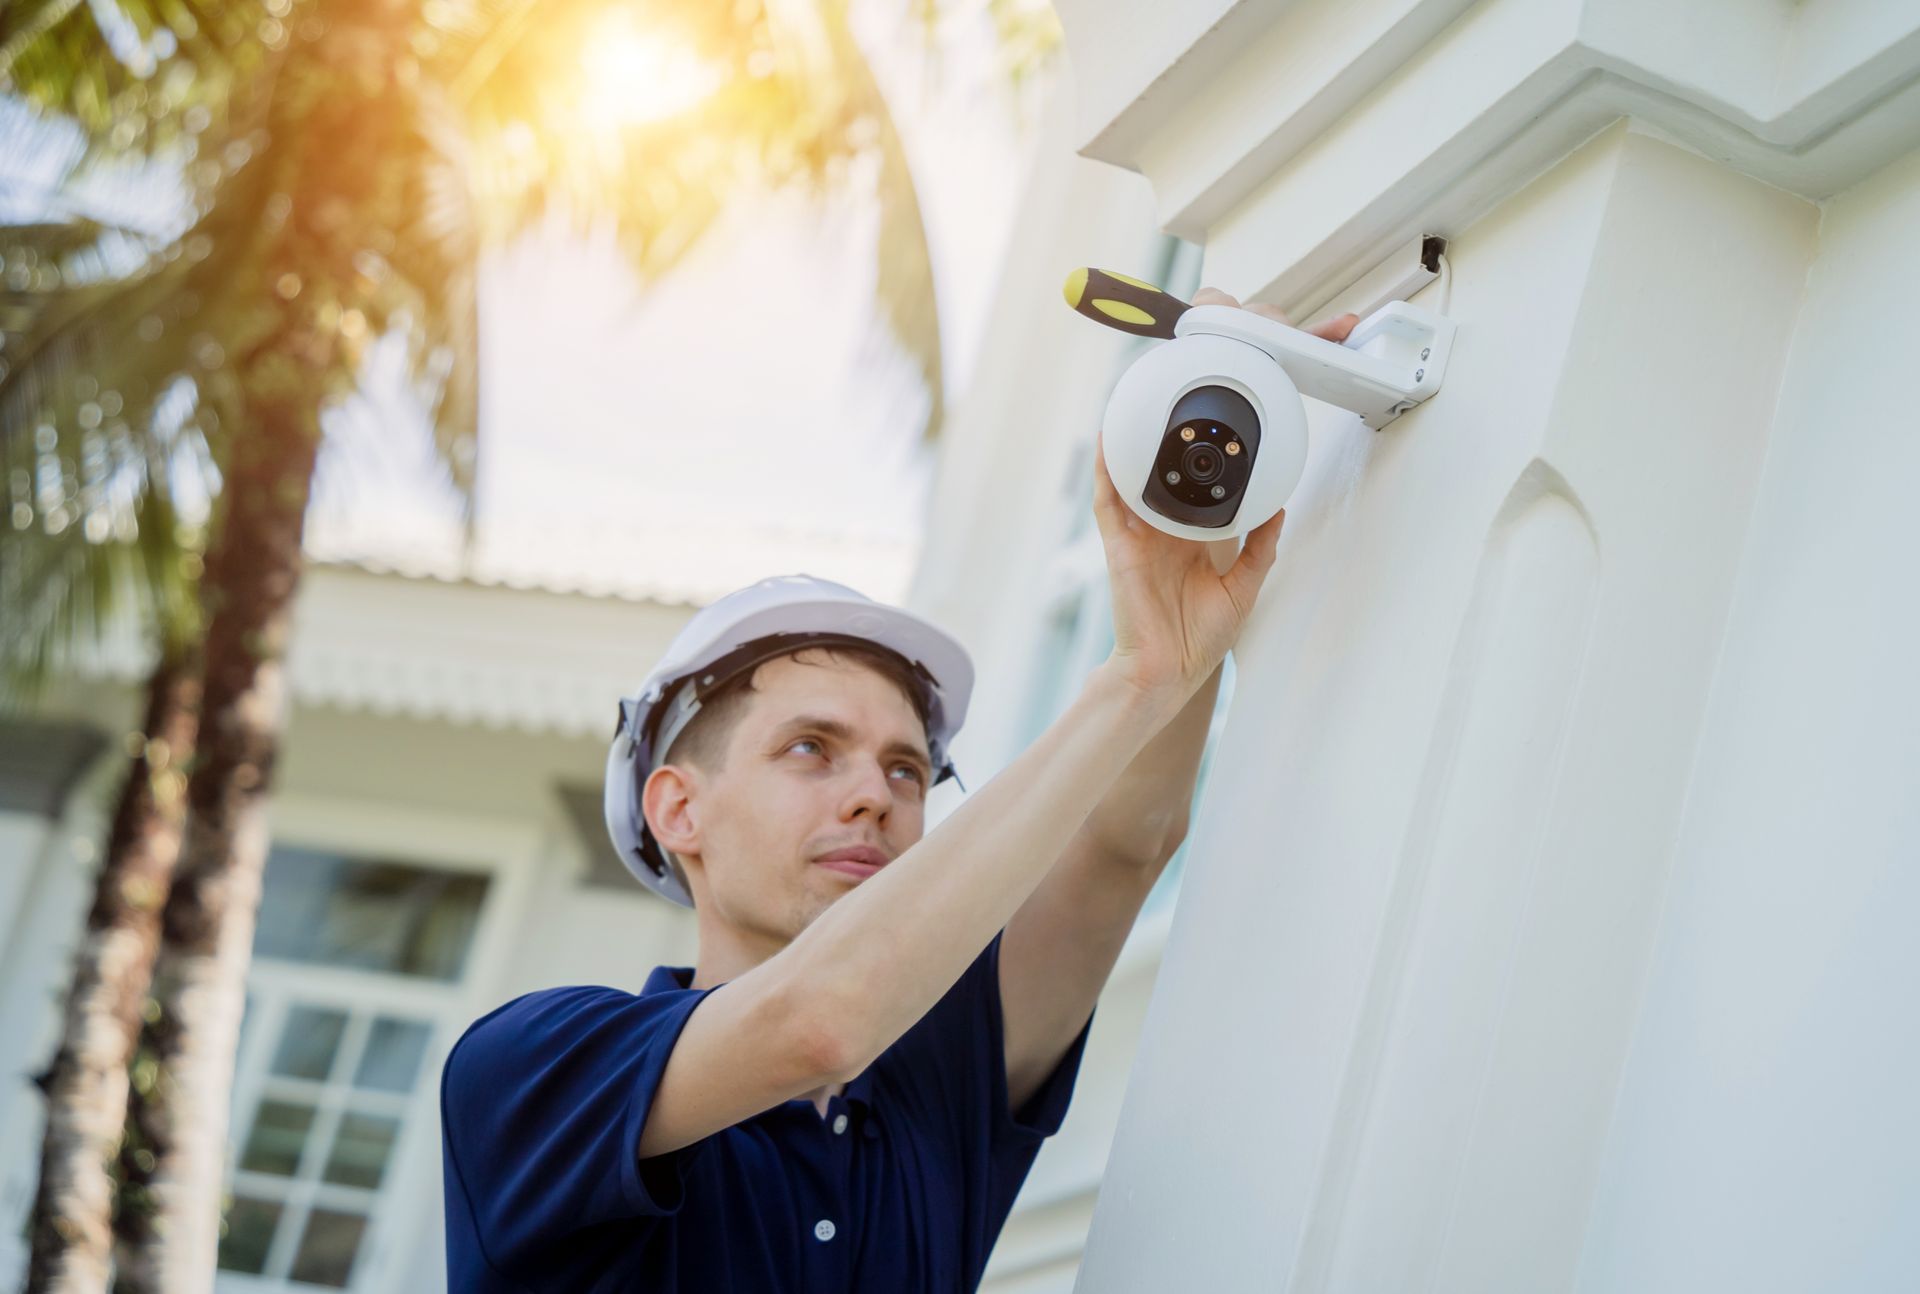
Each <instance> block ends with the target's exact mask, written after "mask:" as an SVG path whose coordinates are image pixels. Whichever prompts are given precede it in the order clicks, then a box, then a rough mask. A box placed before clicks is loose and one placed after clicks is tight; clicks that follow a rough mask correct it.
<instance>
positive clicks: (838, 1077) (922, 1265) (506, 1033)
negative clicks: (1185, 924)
mask: <svg viewBox="0 0 1920 1294" xmlns="http://www.w3.org/2000/svg"><path fill="white" fill-rule="evenodd" d="M1209 292H1211V290H1210V289H1203V291H1202V294H1201V296H1196V298H1195V302H1196V304H1200V303H1202V300H1201V297H1202V296H1206V295H1207V294H1208V293H1209ZM1212 297H1213V298H1214V299H1215V300H1217V301H1218V302H1220V303H1224V304H1237V303H1236V302H1234V301H1233V299H1232V298H1231V297H1228V296H1226V295H1225V294H1224V293H1212ZM1253 308H1255V309H1259V310H1262V311H1263V312H1264V313H1269V314H1272V313H1275V312H1273V311H1272V310H1271V308H1266V307H1253ZM1351 327H1352V322H1351V317H1348V316H1343V317H1342V319H1341V320H1339V321H1336V323H1335V324H1333V325H1328V326H1325V327H1323V328H1322V329H1320V330H1319V332H1320V335H1322V336H1326V337H1328V338H1329V339H1330V340H1335V341H1337V340H1340V338H1341V336H1342V335H1344V331H1347V330H1350V329H1351ZM1094 463H1095V481H1094V492H1093V493H1094V497H1093V506H1094V511H1095V514H1096V519H1097V521H1098V524H1099V528H1100V534H1101V540H1102V543H1103V545H1104V547H1105V550H1106V557H1107V569H1108V579H1109V583H1110V585H1111V588H1112V593H1113V620H1114V647H1113V651H1112V654H1111V655H1110V656H1109V657H1108V659H1107V660H1106V661H1105V662H1104V663H1103V664H1102V665H1100V666H1099V667H1098V668H1097V669H1096V670H1095V671H1094V673H1093V675H1092V676H1091V677H1090V678H1089V679H1088V680H1087V682H1086V685H1085V687H1084V688H1083V690H1082V691H1081V693H1080V695H1079V696H1078V698H1076V699H1075V700H1074V701H1073V702H1072V704H1071V705H1070V706H1069V707H1068V708H1067V710H1066V711H1065V713H1064V714H1062V715H1061V716H1060V718H1059V719H1058V720H1057V721H1056V722H1055V723H1054V724H1053V725H1052V726H1051V727H1050V728H1048V729H1047V730H1046V732H1044V733H1043V734H1041V736H1040V737H1039V738H1038V739H1037V740H1036V741H1035V742H1034V743H1033V745H1032V746H1031V747H1030V748H1029V749H1028V750H1027V751H1026V752H1025V753H1024V754H1022V755H1021V756H1020V757H1019V758H1018V759H1016V760H1015V761H1014V762H1013V763H1012V764H1011V765H1009V766H1008V767H1007V768H1006V769H1005V770H1004V771H1003V772H1001V774H1000V775H999V776H998V777H995V778H994V779H993V780H992V781H990V782H988V783H987V784H986V785H984V786H982V787H981V788H979V789H978V790H977V791H975V792H973V793H972V795H971V796H970V797H969V798H968V799H967V800H966V801H965V802H963V803H962V804H961V805H960V806H959V807H958V808H957V809H956V810H955V811H954V812H953V813H952V814H950V815H949V816H948V817H947V818H946V820H945V821H943V822H942V823H941V824H940V826H939V827H938V828H937V829H936V830H934V831H933V832H932V833H930V834H926V835H924V837H923V834H922V833H923V829H924V813H925V797H926V793H927V790H928V789H929V787H930V786H931V785H933V784H934V783H935V782H937V781H939V780H944V777H945V776H948V775H950V774H951V772H952V766H951V764H950V763H949V762H948V760H947V758H946V750H947V747H948V744H949V743H950V742H951V740H952V738H953V735H954V734H955V733H956V732H957V731H958V729H959V726H960V723H961V721H962V720H963V718H964V716H965V710H966V704H967V696H968V692H969V690H970V688H971V683H972V677H971V667H970V665H969V664H968V662H967V659H966V654H965V652H964V651H963V650H962V649H961V648H960V646H959V644H957V643H955V642H954V641H953V640H952V639H950V638H948V637H947V636H946V635H945V634H943V633H941V632H940V631H939V630H938V629H937V628H935V627H934V626H932V625H930V624H928V623H927V622H925V621H923V620H920V619H919V618H918V617H914V616H911V615H908V614H907V613H906V612H903V611H899V610H897V609H895V608H891V607H884V606H881V605H880V604H877V603H873V602H870V601H868V600H867V599H865V598H863V597H861V596H860V595H859V594H858V593H855V592H854V591H853V590H851V589H847V588H845V587H843V586H840V585H834V584H829V583H827V582H826V581H818V580H812V579H809V578H808V577H805V576H793V577H782V578H779V579H774V580H768V581H763V582H762V583H760V584H757V585H754V586H752V587H751V588H748V589H744V590H741V591H739V592H736V593H733V594H730V595H728V597H726V598H723V599H721V600H720V601H719V602H716V603H715V604H713V606H711V607H708V608H705V609H703V611H702V612H701V613H700V614H699V615H698V616H696V617H695V618H694V620H693V621H692V622H690V623H689V624H688V626H687V627H686V629H685V630H684V631H683V632H682V634H681V635H680V637H679V638H678V639H676V641H675V643H674V644H673V646H672V647H671V648H670V649H669V651H668V653H667V656H666V659H665V660H664V661H663V662H662V663H661V665H660V667H658V668H656V670H655V671H654V673H653V675H651V676H650V678H649V680H648V682H647V684H646V685H644V686H643V687H642V689H641V691H640V694H639V696H638V697H636V698H634V699H633V700H632V701H630V702H629V703H627V704H626V705H624V706H623V707H622V717H621V727H620V732H619V735H618V736H617V737H616V739H615V741H614V745H613V750H612V751H611V752H610V755H609V760H608V781H607V804H608V825H609V829H610V831H611V833H612V835H613V838H614V841H615V844H616V846H618V847H619V848H620V851H621V855H622V858H623V859H624V860H625V861H626V862H627V865H628V866H629V868H631V869H632V870H633V871H634V872H635V874H636V876H638V877H639V878H640V879H641V880H642V881H643V882H645V883H646V884H648V885H649V886H650V887H651V888H653V889H654V890H656V891H657V892H659V893H661V894H662V895H664V896H666V897H668V898H671V899H673V900H675V901H677V902H682V903H687V904H689V905H691V906H692V907H693V909H694V913H695V916H696V922H697V928H698V934H699V953H698V957H697V965H696V966H695V967H693V968H687V967H669V966H659V967H655V968H654V970H653V972H652V973H651V974H650V975H649V976H648V977H647V980H646V983H645V985H644V987H643V988H642V990H641V992H640V993H639V994H637V995H635V994H631V993H627V992H623V991H620V990H616V989H612V988H604V987H569V988H560V989H549V990H544V991H542V992H537V993H532V994H528V995H526V996H523V997H521V998H518V999H516V1000H514V1001H512V1002H509V1003H507V1004H506V1005H505V1006H502V1007H500V1008H499V1009H497V1010H495V1011H493V1012H492V1013H490V1014H488V1015H486V1016H484V1017H482V1018H481V1019H480V1020H478V1021H476V1022H475V1023H474V1025H473V1026H472V1027H470V1028H469V1029H468V1031H467V1032H466V1034H465V1035H463V1037H462V1038H461V1039H460V1041H459V1042H458V1043H457V1044H456V1045H455V1047H454V1049H453V1051H452V1053H451V1054H450V1055H449V1057H448V1059H447V1062H446V1066H445V1068H444V1070H443V1073H442V1079H441V1115H442V1128H443V1136H444V1140H443V1150H444V1166H445V1178H446V1213H447V1262H448V1279H449V1286H450V1288H451V1289H453V1290H455V1291H534V1290H647V1291H700V1292H702V1294H705V1292H708V1291H714V1292H720V1291H726V1292H733V1294H747V1292H749V1291H775V1290H779V1291H816V1290H835V1291H876V1292H878V1291H886V1292H889V1294H891V1292H894V1291H942V1292H945V1291H971V1290H973V1289H974V1288H975V1287H976V1286H977V1285H978V1283H979V1281H980V1276H981V1271H982V1269H983V1268H984V1266H985V1264H986V1260H987V1256H988V1254H989V1253H990V1252H991V1250H992V1247H993V1242H994V1239H995V1237H996V1236H997V1235H998V1234H999V1231H1000V1228H1001V1226H1002V1224H1003V1223H1004V1222H1005V1220H1006V1216H1007V1213H1008V1210H1009V1209H1010V1208H1011V1207H1012V1203H1013V1198H1014V1195H1015V1194H1016V1192H1017V1191H1018V1190H1019V1187H1020V1184H1021V1182H1022V1181H1023V1180H1024V1179H1025V1177H1026V1175H1027V1171H1028V1169H1029V1168H1030V1167H1031V1165H1032V1162H1033V1159H1034V1157H1035V1155H1036V1154H1037V1153H1038V1150H1039V1147H1040V1144H1041V1142H1042V1141H1043V1140H1044V1138H1046V1137H1047V1136H1049V1135H1051V1134H1052V1133H1053V1132H1054V1131H1055V1130H1056V1129H1058V1127H1059V1126H1060V1121H1061V1119H1062V1118H1063V1117H1064V1116H1065V1113H1066V1108H1067V1103H1068V1100H1069V1098H1070V1096H1071V1093H1072V1087H1073V1081H1074V1078H1075V1075H1076V1074H1077V1072H1078V1068H1079V1063H1080V1057H1081V1053H1082V1050H1083V1048H1084V1045H1085V1042H1086V1038H1087V1032H1088V1029H1089V1028H1090V1027H1091V1023H1092V1016H1093V1011H1094V1005H1095V1002H1096V999H1097V998H1098V995H1099V992H1100V989H1101V986H1102V985H1103V984H1104V983H1105V981H1106V978H1107V976H1108V974H1109V973H1110V971H1111V970H1112V968H1113V964H1114V961H1115V958H1116V957H1117V955H1118V953H1119V951H1120V947H1121V945H1122V943H1123V942H1124V941H1125V939H1126V937H1127V934H1128V931H1129V930H1130V929H1131V928H1132V925H1133V921H1134V918H1135V916H1136V915H1137V914H1138V912H1139V910H1140V906H1141V904H1142V902H1143V901H1144V900H1145V898H1146V896H1147V892H1148V891H1149V890H1150V889H1151V888H1152V887H1153V884H1154V882H1155V880H1156V879H1157V878H1158V877H1159V875H1160V872H1161V870H1162V868H1163V867H1164V866H1165V864H1166V861H1167V859H1168V858H1169V857H1170V856H1171V855H1172V853H1173V851H1174V849H1175V847H1176V846H1177V845H1178V843H1179V841H1180V840H1181V838H1182V836H1183V835H1184V832H1185V829H1186V813H1187V806H1188V803H1189V801H1190V798H1191V796H1192V793H1193V783H1194V776H1195V772H1196V770H1197V767H1198V763H1199V758H1200V754H1201V748H1202V745H1203V743H1204V741H1205V736H1206V730H1207V726H1208V719H1209V715H1210V712H1211V710H1212V706H1213V698H1214V692H1215V689H1216V687H1217V682H1218V677H1219V675H1218V667H1219V665H1220V662H1221V659H1222V658H1223V657H1224V655H1225V654H1226V651H1227V649H1228V648H1229V647H1230V646H1231V645H1232V643H1233V642H1234V640H1235V639H1236V638H1237V636H1238V634H1239V632H1240V629H1241V626H1242V625H1243V624H1244V623H1245V621H1246V617H1247V615H1248V613H1249V612H1250V611H1251V610H1252V608H1253V604H1254V599H1255V596H1256V594H1257V593H1258V591H1259V588H1260V585H1261V583H1262V581H1263V580H1264V578H1265V576H1266V572H1267V570H1268V569H1269V568H1270V567H1271V566H1272V564H1273V560H1274V552H1275V546H1276V544H1277V542H1278V540H1279V533H1280V527H1281V525H1282V523H1283V522H1284V520H1285V514H1284V513H1282V514H1281V515H1279V516H1276V517H1275V518H1274V519H1273V520H1272V521H1269V522H1268V523H1266V524H1265V525H1263V526H1260V527H1259V528H1258V529H1256V530H1254V531H1252V532H1251V533H1250V534H1249V535H1248V537H1247V542H1246V545H1245V547H1244V549H1243V550H1242V551H1241V553H1240V555H1239V557H1238V558H1237V560H1235V562H1234V563H1233V565H1232V566H1231V567H1230V568H1229V569H1228V570H1226V571H1225V572H1224V573H1219V572H1216V570H1215V568H1214V564H1213V562H1212V560H1211V559H1210V556H1209V555H1208V552H1207V550H1206V549H1205V548H1204V547H1203V546H1202V545H1199V544H1195V543H1191V542H1189V541H1185V540H1179V539H1175V538H1172V537H1171V536H1168V535H1165V534H1163V533H1161V532H1160V531H1158V530H1156V529H1154V528H1153V527H1151V526H1149V525H1147V524H1146V523H1145V522H1144V521H1142V520H1140V519H1139V518H1138V517H1136V516H1134V515H1133V513H1132V512H1131V511H1130V510H1129V509H1128V508H1127V506H1126V504H1125V503H1124V502H1122V501H1121V499H1120V498H1119V496H1118V495H1117V494H1116V493H1115V490H1114V486H1113V483H1112V481H1111V479H1110V478H1109V477H1108V476H1107V473H1106V470H1105V467H1104V463H1103V462H1102V459H1101V455H1100V454H1099V453H1098V452H1096V453H1095V455H1094Z"/></svg>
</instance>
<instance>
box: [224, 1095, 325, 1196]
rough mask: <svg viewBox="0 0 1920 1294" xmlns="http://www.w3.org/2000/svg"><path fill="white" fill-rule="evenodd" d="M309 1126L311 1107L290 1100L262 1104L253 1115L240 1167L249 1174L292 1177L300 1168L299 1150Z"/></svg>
mask: <svg viewBox="0 0 1920 1294" xmlns="http://www.w3.org/2000/svg"><path fill="white" fill-rule="evenodd" d="M312 1127H313V1107H312V1106H311V1105H297V1104H295V1103H293V1102H291V1101H262V1102H260V1107H259V1108H258V1109H257V1110H255V1111H254V1113H253V1131H252V1132H250V1133H248V1134H247V1146H246V1149H245V1150H243V1151H242V1152H241V1153H240V1167H241V1168H243V1169H245V1170H246V1171H247V1172H250V1173H278V1174H280V1175H281V1176H282V1177H292V1176H293V1174H294V1171H295V1170H296V1169H298V1168H299V1167H300V1149H301V1147H302V1146H304V1145H306V1144H307V1132H308V1130H309V1129H311V1128H312Z"/></svg>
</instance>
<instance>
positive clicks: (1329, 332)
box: [1308, 311, 1360, 341]
mask: <svg viewBox="0 0 1920 1294" xmlns="http://www.w3.org/2000/svg"><path fill="white" fill-rule="evenodd" d="M1359 322H1360V316H1359V315H1357V314H1354V313H1352V312H1351V311H1349V312H1348V313H1346V314H1343V315H1341V316H1340V317H1339V318H1337V319H1329V320H1327V321H1326V322H1325V323H1319V324H1315V325H1314V326H1313V327H1312V328H1310V329H1308V331H1309V332H1311V333H1312V334H1313V335H1314V336H1316V337H1324V338H1326V339H1327V340H1328V341H1345V340H1346V339H1347V334H1349V333H1351V332H1352V331H1353V330H1354V327H1355V325H1357V324H1358V323H1359Z"/></svg>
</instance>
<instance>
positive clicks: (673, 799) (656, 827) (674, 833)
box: [640, 764, 700, 857]
mask: <svg viewBox="0 0 1920 1294" xmlns="http://www.w3.org/2000/svg"><path fill="white" fill-rule="evenodd" d="M695 790H696V787H695V784H694V774H693V773H692V771H691V770H688V769H682V768H681V767H680V766H678V765H677V764H662V765H661V766H660V767H659V768H656V769H654V770H653V772H651V773H649V774H647V781H646V785H644V786H642V787H641V788H640V811H641V812H642V813H643V814H645V815H646V818H647V826H648V828H650V829H651V830H652V832H653V838H654V839H655V840H657V841H659V842H660V847H661V848H662V849H667V850H670V851H672V852H673V853H674V854H676V855H678V856H680V857H685V856H686V855H688V854H698V853H699V852H700V830H699V828H698V827H697V826H695V825H694V819H693V796H694V791H695Z"/></svg>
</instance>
